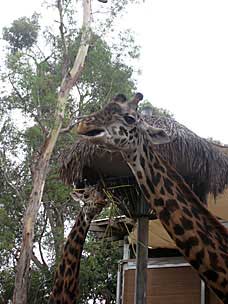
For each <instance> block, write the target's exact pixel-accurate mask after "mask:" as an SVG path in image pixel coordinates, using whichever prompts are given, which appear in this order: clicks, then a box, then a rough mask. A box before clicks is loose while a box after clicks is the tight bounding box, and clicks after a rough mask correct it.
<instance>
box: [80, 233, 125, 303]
mask: <svg viewBox="0 0 228 304" xmlns="http://www.w3.org/2000/svg"><path fill="white" fill-rule="evenodd" d="M121 257H122V256H121V252H120V249H119V247H118V242H110V241H106V240H100V241H98V240H96V239H93V237H92V236H91V237H90V238H89V239H88V241H87V243H86V246H85V250H84V254H83V257H82V261H81V269H80V273H81V275H80V290H81V298H80V301H79V303H80V304H86V303H88V300H89V299H93V300H95V299H99V300H108V303H115V297H116V282H117V269H118V261H119V260H120V259H121Z"/></svg>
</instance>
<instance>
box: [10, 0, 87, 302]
mask: <svg viewBox="0 0 228 304" xmlns="http://www.w3.org/2000/svg"><path fill="white" fill-rule="evenodd" d="M57 5H58V10H59V16H60V32H61V38H62V43H63V45H65V37H64V32H63V15H62V10H63V7H62V1H61V0H58V2H57ZM90 18H91V3H90V0H84V1H83V27H82V35H81V42H80V46H79V49H78V53H77V55H76V58H75V61H74V64H73V66H72V68H71V70H70V71H69V70H68V66H67V62H66V60H67V51H66V49H65V48H64V52H63V65H62V75H63V78H62V81H61V85H60V89H59V92H58V97H57V102H56V106H55V114H54V121H53V126H52V127H51V129H50V131H49V132H48V134H47V135H46V138H45V141H44V144H43V145H42V147H41V149H40V155H39V156H38V157H37V159H36V161H35V162H36V163H35V165H34V168H33V183H32V191H31V194H30V198H29V202H28V206H27V209H26V212H25V215H24V223H23V238H22V243H21V251H20V256H19V260H18V264H17V272H16V278H15V288H14V295H13V303H14V304H26V303H27V286H28V275H29V267H30V260H31V256H32V247H33V238H34V226H35V222H36V218H37V214H38V211H39V207H40V202H41V198H42V195H43V189H44V185H45V180H46V176H47V172H48V167H49V162H50V158H51V155H52V152H53V149H54V147H55V144H56V141H57V139H58V136H59V133H60V130H61V127H62V123H63V119H64V115H65V107H66V104H67V99H68V96H69V92H70V90H71V89H72V87H73V85H74V84H75V83H76V82H77V80H78V78H79V77H80V74H81V72H82V69H83V65H84V61H85V57H86V55H87V52H88V48H89V43H90V33H91V28H90ZM26 43H27V41H26ZM20 48H21V45H20Z"/></svg>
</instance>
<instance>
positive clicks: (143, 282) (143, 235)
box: [134, 216, 149, 304]
mask: <svg viewBox="0 0 228 304" xmlns="http://www.w3.org/2000/svg"><path fill="white" fill-rule="evenodd" d="M148 225H149V218H148V216H141V217H139V218H138V219H137V245H136V275H135V301H134V303H135V304H146V287H147V259H148Z"/></svg>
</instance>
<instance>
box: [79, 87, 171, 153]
mask: <svg viewBox="0 0 228 304" xmlns="http://www.w3.org/2000/svg"><path fill="white" fill-rule="evenodd" d="M142 99H143V95H142V94H141V93H137V94H136V95H135V96H134V98H133V99H132V100H129V101H127V98H126V97H125V96H124V95H123V94H119V95H117V96H116V97H114V98H113V99H112V100H111V101H110V102H109V103H108V104H107V105H106V106H105V107H104V108H103V109H101V110H100V111H98V112H96V113H94V114H91V115H88V116H86V117H84V118H83V119H82V120H81V121H80V122H79V124H78V126H77V132H78V134H79V135H81V136H84V137H87V138H88V139H89V140H90V141H92V142H94V143H97V144H100V145H102V146H104V147H105V148H108V149H110V150H120V151H125V152H131V151H132V150H134V149H135V147H136V146H137V145H138V144H139V142H140V138H141V136H142V134H144V136H149V142H150V143H152V144H162V143H167V142H169V141H170V138H169V137H168V135H167V134H166V133H165V132H164V130H162V129H159V128H153V127H151V126H150V125H149V124H147V123H146V122H145V121H144V120H143V119H142V117H141V115H140V114H139V112H138V111H137V106H138V103H139V101H140V100H142Z"/></svg>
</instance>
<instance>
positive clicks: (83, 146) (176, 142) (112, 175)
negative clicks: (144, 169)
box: [60, 115, 228, 200]
mask: <svg viewBox="0 0 228 304" xmlns="http://www.w3.org/2000/svg"><path fill="white" fill-rule="evenodd" d="M144 119H145V120H146V121H147V122H148V123H149V124H151V125H153V126H155V127H160V128H163V129H165V130H166V132H167V133H168V134H169V135H170V136H171V137H172V139H173V141H172V142H171V143H169V144H165V145H158V146H156V150H157V151H158V152H159V153H160V154H161V155H162V157H163V158H165V159H166V160H167V161H168V162H169V163H170V164H171V165H172V166H173V167H175V168H176V170H177V171H178V172H179V173H180V174H181V175H182V176H183V177H184V178H185V180H186V182H187V183H188V184H189V185H190V186H191V187H193V190H194V191H195V192H196V193H197V195H199V196H200V198H201V199H202V200H204V196H205V194H208V193H209V192H210V193H213V194H214V195H215V196H216V195H217V194H218V193H221V192H223V190H224V189H225V187H226V186H227V184H228V157H227V156H226V155H225V154H224V153H223V152H220V151H219V148H217V147H216V146H214V145H213V144H211V143H210V142H208V141H207V140H205V139H203V138H201V137H199V136H197V135H196V134H195V133H193V132H192V131H190V130H189V129H188V128H186V127H185V126H183V125H181V124H180V123H178V122H176V121H175V120H174V119H172V118H167V117H164V116H162V117H159V116H153V115H152V116H145V117H144ZM60 171H61V177H62V179H63V180H64V182H66V183H67V184H70V185H71V184H74V185H81V184H83V183H85V182H86V183H88V184H95V183H97V182H98V181H99V180H101V178H102V179H105V180H106V181H110V180H112V179H119V180H120V179H121V178H122V179H123V180H124V178H126V177H127V178H128V179H129V178H130V179H132V180H134V178H133V174H132V172H131V170H130V169H129V167H128V165H127V164H126V163H125V162H124V160H123V158H122V156H121V154H120V153H119V152H108V151H105V150H104V149H102V148H101V147H99V146H97V145H94V144H91V143H90V142H89V141H87V140H85V139H80V138H79V139H77V140H76V142H75V144H74V145H73V146H72V147H70V148H69V149H68V150H67V151H65V152H64V154H63V157H62V165H61V170H60Z"/></svg>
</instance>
